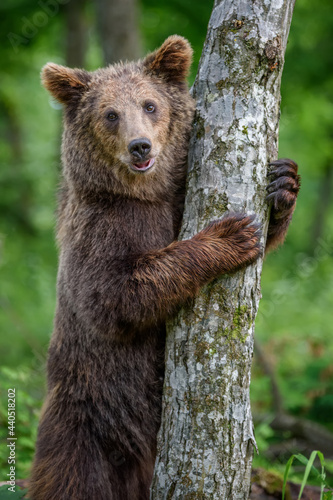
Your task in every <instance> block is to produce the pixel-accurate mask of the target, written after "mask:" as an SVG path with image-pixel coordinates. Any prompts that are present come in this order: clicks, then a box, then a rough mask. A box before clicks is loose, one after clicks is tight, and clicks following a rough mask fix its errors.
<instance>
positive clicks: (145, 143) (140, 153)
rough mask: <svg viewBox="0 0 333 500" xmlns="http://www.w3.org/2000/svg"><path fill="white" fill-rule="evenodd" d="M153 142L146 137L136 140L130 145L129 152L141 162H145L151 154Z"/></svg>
mask: <svg viewBox="0 0 333 500" xmlns="http://www.w3.org/2000/svg"><path fill="white" fill-rule="evenodd" d="M150 150H151V142H150V140H149V139H147V138H146V137H141V138H140V139H134V140H133V141H131V142H130V143H129V145H128V151H129V152H130V153H131V155H133V156H135V158H138V159H139V160H143V159H144V158H145V156H147V155H148V154H149V153H150Z"/></svg>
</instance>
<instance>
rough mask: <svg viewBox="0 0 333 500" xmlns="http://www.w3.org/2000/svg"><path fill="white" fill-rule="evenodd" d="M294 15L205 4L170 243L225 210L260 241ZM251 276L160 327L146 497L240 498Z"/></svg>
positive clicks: (283, 5) (245, 476)
mask: <svg viewBox="0 0 333 500" xmlns="http://www.w3.org/2000/svg"><path fill="white" fill-rule="evenodd" d="M293 7H294V0H255V1H248V0H215V3H214V7H213V11H212V15H211V19H210V22H209V25H208V33H207V38H206V41H205V45H204V48H203V53H202V57H201V61H200V65H199V70H198V74H197V78H196V80H195V83H194V87H193V94H194V97H195V98H196V100H197V112H196V116H195V120H194V126H193V132H192V138H191V142H190V150H189V174H188V187H187V195H186V203H185V212H184V219H183V227H182V231H181V236H180V238H181V239H187V238H191V237H192V236H193V235H194V234H195V233H197V232H198V231H200V230H201V229H202V228H203V227H204V226H205V225H206V224H207V223H208V222H209V221H210V220H212V219H216V218H220V217H221V216H222V214H223V213H224V212H226V211H227V210H228V211H237V212H246V213H255V214H257V221H260V222H261V223H262V224H263V228H264V234H266V229H267V224H268V222H267V221H268V207H267V205H266V203H265V195H266V192H265V187H266V185H267V166H268V163H269V161H271V160H274V159H276V158H277V137H278V121H279V108H280V82H281V74H282V67H283V62H284V53H285V48H286V43H287V38H288V33H289V27H290V22H291V17H292V11H293ZM263 239H264V238H263ZM263 245H264V241H263ZM261 269H262V259H261V260H259V261H258V262H257V263H256V264H255V265H252V266H250V267H248V268H247V269H246V270H245V271H242V272H238V273H237V274H235V275H233V276H224V277H223V278H221V279H218V280H216V281H215V282H213V283H211V284H210V285H209V286H206V287H205V288H204V289H203V290H202V291H201V293H200V295H199V296H198V298H197V299H196V301H195V302H194V303H193V305H192V306H191V307H190V308H187V309H186V310H183V311H181V313H180V314H179V316H178V317H177V318H176V319H175V320H174V321H172V322H171V323H170V324H169V325H168V334H167V345H166V373H165V385H164V397H163V411H162V425H161V429H160V433H159V437H158V457H157V460H156V466H155V474H154V479H153V483H152V488H151V498H152V499H175V498H179V499H194V498H196V499H205V498H209V499H212V498H213V499H219V500H227V499H230V500H237V499H246V498H248V496H249V491H250V473H251V463H252V455H253V447H254V446H255V439H254V435H253V425H252V416H251V408H250V397H249V386H250V377H251V359H252V354H253V332H254V321H255V317H256V313H257V310H258V305H259V298H260V275H261Z"/></svg>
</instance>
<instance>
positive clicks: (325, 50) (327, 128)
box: [0, 0, 333, 480]
mask: <svg viewBox="0 0 333 500" xmlns="http://www.w3.org/2000/svg"><path fill="white" fill-rule="evenodd" d="M296 4H297V5H296V8H295V13H294V19H293V23H292V28H291V33H290V38H289V43H288V48H287V54H286V63H285V70H284V76H283V85H282V107H281V109H282V114H281V126H280V132H281V133H280V151H279V156H280V157H284V156H287V157H290V158H293V159H295V160H296V161H297V162H298V163H299V166H300V172H301V174H302V190H301V194H300V197H299V201H298V206H297V210H296V213H295V216H294V220H293V224H292V226H291V228H290V231H289V236H288V238H287V241H286V243H285V245H284V247H283V248H282V249H280V250H279V251H278V252H276V253H275V254H273V255H270V256H269V257H268V258H267V259H266V263H265V267H264V273H263V278H262V285H263V290H262V293H263V299H262V302H261V306H260V311H259V315H258V319H257V324H256V335H257V338H258V339H259V340H260V342H261V344H262V346H263V348H264V351H265V353H266V356H267V359H268V360H269V363H270V365H271V366H272V368H273V369H274V370H275V372H276V375H277V380H278V384H279V387H280V390H281V393H282V397H283V404H284V407H285V409H286V410H287V411H289V412H291V413H293V414H295V415H298V416H303V417H306V418H309V419H313V420H315V421H318V422H320V423H322V424H324V425H326V426H327V427H328V428H329V429H330V430H332V431H333V417H332V415H333V381H332V379H333V340H332V310H333V307H332V306H333V261H332V249H333V240H332V229H333V204H332V202H331V199H330V196H328V202H327V203H326V204H324V205H323V204H322V202H323V199H324V198H325V196H324V195H323V190H325V188H326V190H327V189H328V191H329V195H330V194H331V191H332V190H333V186H332V176H331V177H330V176H329V172H330V171H331V170H332V169H333V149H332V137H333V100H332V97H333V71H332V70H333V64H332V62H333V61H332V58H333V56H332V55H333V37H332V33H333V6H332V3H331V0H321V1H320V2H318V3H317V4H316V6H315V8H314V4H313V2H311V1H310V0H297V2H296ZM211 8H212V1H209V2H201V1H199V0H168V1H167V0H161V1H159V2H155V1H153V0H142V2H141V4H140V9H139V10H140V19H139V22H140V27H141V35H142V40H143V46H144V49H145V51H147V50H151V49H154V48H155V47H157V46H158V45H159V44H160V43H162V42H163V40H164V39H165V38H166V37H167V36H168V35H170V34H173V33H178V34H181V35H183V36H185V37H187V38H188V39H189V40H190V42H191V44H192V45H193V47H194V50H195V63H194V66H193V71H192V81H193V78H194V75H195V73H196V68H197V64H198V61H199V58H200V54H201V49H202V45H203V42H204V38H205V35H206V27H207V23H208V19H209V16H210V13H211ZM39 10H40V8H39V7H38V4H37V2H34V1H33V0H2V2H1V4H0V33H1V44H0V60H1V62H2V64H1V69H0V82H1V88H0V163H1V165H0V210H1V219H0V252H1V253H0V273H1V277H0V307H1V311H0V334H1V337H0V364H1V371H0V390H1V406H0V425H1V433H2V436H1V437H3V438H4V439H5V438H6V436H7V430H6V422H7V402H6V401H7V389H8V388H9V387H13V386H14V387H15V388H16V391H17V394H18V395H17V436H18V437H19V439H18V462H17V477H18V478H19V477H21V478H24V477H27V475H28V471H29V466H30V462H31V457H32V453H33V446H34V440H35V436H36V429H37V421H38V413H39V410H40V407H41V403H42V399H43V397H44V393H45V379H44V370H45V359H46V350H47V345H48V342H49V337H50V333H51V331H52V321H53V314H54V309H55V283H56V269H57V252H56V248H55V243H54V210H55V192H56V187H57V182H58V174H59V168H60V160H59V149H60V133H61V110H60V109H59V107H58V106H57V105H56V104H55V103H54V102H52V101H50V99H49V96H48V95H47V93H46V91H45V90H44V89H42V87H41V85H40V79H39V73H40V69H41V67H42V66H43V65H44V64H45V63H46V62H47V61H54V62H57V63H64V62H65V61H64V53H65V46H64V43H65V42H64V30H65V22H64V9H63V7H62V6H60V8H59V12H58V13H57V14H56V15H54V16H53V17H51V16H50V17H49V19H48V22H47V23H46V24H45V25H44V26H42V27H40V28H38V29H37V32H36V33H35V34H34V35H33V36H31V37H30V38H27V37H25V38H24V39H23V38H21V39H17V38H14V41H13V38H12V37H11V38H9V37H8V34H10V33H12V34H13V33H14V34H15V35H16V36H20V37H22V36H23V29H24V26H25V25H26V23H27V21H26V20H28V22H29V21H30V22H32V23H34V19H36V17H35V16H36V13H37V12H38V11H39ZM86 22H87V37H88V47H89V48H88V54H87V65H86V66H87V69H91V70H92V69H96V68H97V67H99V66H100V65H102V53H101V49H100V46H99V43H98V36H97V33H96V22H95V13H94V4H93V2H90V1H88V2H87V5H86ZM13 44H14V47H13ZM318 229H320V231H318ZM317 237H319V240H318V241H317V240H316V238H317ZM251 390H252V401H253V409H254V412H255V413H265V414H269V412H271V411H272V401H271V391H270V384H269V379H268V378H267V376H266V375H264V373H263V371H262V369H261V368H260V366H259V364H258V363H256V362H255V363H254V369H253V382H252V389H251ZM260 429H261V430H262V433H261V434H260ZM271 438H272V434H271V433H270V432H267V427H265V426H264V427H263V426H261V427H259V440H260V442H262V443H263V447H265V446H266V445H267V443H268V442H269V440H270V439H271ZM273 438H274V437H273ZM0 467H1V472H3V476H1V477H0V480H5V474H6V472H7V468H8V466H7V449H6V447H5V446H4V442H3V441H2V442H1V446H0Z"/></svg>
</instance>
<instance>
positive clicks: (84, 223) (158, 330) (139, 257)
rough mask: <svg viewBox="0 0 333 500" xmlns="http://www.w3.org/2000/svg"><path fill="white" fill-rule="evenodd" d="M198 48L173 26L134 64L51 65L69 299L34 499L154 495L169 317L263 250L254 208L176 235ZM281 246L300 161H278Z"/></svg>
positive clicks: (275, 218) (275, 234) (57, 342)
mask: <svg viewBox="0 0 333 500" xmlns="http://www.w3.org/2000/svg"><path fill="white" fill-rule="evenodd" d="M191 57H192V50H191V48H190V45H189V43H188V42H187V41H186V40H185V39H184V38H182V37H179V36H171V37H170V38H168V39H167V40H166V41H165V42H164V43H163V45H162V46H161V47H160V48H159V49H158V50H156V51H155V52H153V53H151V54H149V55H148V56H147V57H146V58H145V59H143V60H142V61H139V62H135V63H126V64H116V65H114V66H109V67H107V68H105V69H100V70H97V71H95V72H91V73H89V72H86V71H83V70H78V69H69V68H65V67H63V66H58V65H55V64H47V65H46V66H45V67H44V68H43V71H42V80H43V83H44V85H45V87H46V88H47V89H48V90H49V91H50V92H51V94H52V95H53V96H54V97H55V98H56V99H58V100H59V101H60V102H61V103H62V104H63V105H64V115H65V117H64V136H63V145H62V158H63V181H62V189H61V195H60V200H59V212H58V227H57V238H58V243H59V247H60V264H59V273H58V283H57V289H58V298H57V311H56V317H55V324H54V332H53V336H52V339H51V343H50V348H49V357H48V394H47V398H46V401H45V404H44V408H43V411H42V416H41V420H40V426H39V432H38V440H37V449H36V456H35V461H34V465H33V469H32V475H31V480H30V489H29V498H31V500H136V499H137V500H139V499H140V500H147V499H148V498H149V486H150V482H151V479H152V473H153V467H154V461H155V454H156V435H157V431H158V428H159V424H160V413H161V394H162V385H163V371H164V366H163V365H164V343H165V320H166V318H168V317H170V316H172V315H174V314H175V312H176V311H177V309H178V308H180V307H181V306H183V305H184V304H185V303H186V302H187V301H188V300H189V299H191V298H193V297H194V296H195V295H196V293H197V291H198V290H199V288H200V287H202V286H203V285H205V284H206V283H208V282H209V281H211V280H212V279H214V278H215V277H216V276H218V275H220V274H223V273H231V272H233V271H235V270H236V269H239V268H241V267H244V266H246V265H248V264H250V263H252V262H254V261H255V260H256V259H257V257H258V255H259V254H260V252H261V249H260V244H259V238H260V231H259V230H258V226H257V225H255V224H253V217H252V216H246V215H244V214H233V215H229V216H227V217H225V218H224V219H222V220H218V221H213V222H212V223H211V224H210V225H208V227H206V228H205V229H204V230H203V231H201V232H200V233H198V234H197V235H195V236H194V237H193V238H192V239H190V240H187V241H176V238H177V235H178V232H179V228H180V223H181V218H182V211H183V204H184V193H185V178H186V158H187V149H188V139H189V133H190V129H191V122H192V118H193V112H194V102H193V100H192V98H191V97H190V94H189V92H188V88H187V84H186V77H187V74H188V71H189V68H190V64H191ZM274 165H275V170H274V173H273V175H274V176H275V180H274V182H273V183H272V184H271V185H270V186H271V187H270V191H271V193H270V194H269V198H270V199H271V200H272V201H273V202H274V206H273V209H272V215H271V224H270V229H269V240H268V244H269V245H274V243H276V242H277V241H279V240H282V239H283V237H284V234H285V231H286V228H287V225H288V223H289V220H290V217H291V214H292V211H293V209H294V205H295V200H296V195H297V192H298V177H297V173H296V170H297V166H296V165H295V164H294V163H293V162H291V161H290V160H282V161H281V160H280V161H279V162H275V163H274Z"/></svg>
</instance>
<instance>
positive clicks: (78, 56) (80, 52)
mask: <svg viewBox="0 0 333 500" xmlns="http://www.w3.org/2000/svg"><path fill="white" fill-rule="evenodd" d="M85 6H86V0H70V2H69V3H68V4H67V5H66V7H65V13H66V64H67V66H69V67H70V68H83V67H84V64H85V57H86V51H87V42H88V37H87V23H86V20H85Z"/></svg>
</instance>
